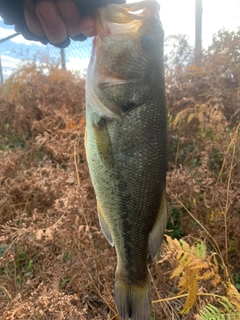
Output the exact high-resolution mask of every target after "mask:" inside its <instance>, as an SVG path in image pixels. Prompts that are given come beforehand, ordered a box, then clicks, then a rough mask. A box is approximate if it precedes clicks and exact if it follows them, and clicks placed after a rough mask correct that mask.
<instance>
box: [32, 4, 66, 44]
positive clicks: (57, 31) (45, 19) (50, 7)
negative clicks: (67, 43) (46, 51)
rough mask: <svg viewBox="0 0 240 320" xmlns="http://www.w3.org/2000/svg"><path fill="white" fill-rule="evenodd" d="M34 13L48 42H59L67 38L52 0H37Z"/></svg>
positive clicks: (63, 25)
mask: <svg viewBox="0 0 240 320" xmlns="http://www.w3.org/2000/svg"><path fill="white" fill-rule="evenodd" d="M36 13H37V16H38V19H39V20H40V22H41V25H42V28H43V30H44V32H45V34H46V36H47V38H48V40H49V42H51V43H60V42H63V41H64V40H65V39H66V38H67V36H68V35H67V30H66V27H65V24H64V22H63V20H62V18H61V16H60V14H59V12H58V10H57V7H56V5H55V3H54V2H53V1H52V0H39V1H38V2H37V4H36Z"/></svg>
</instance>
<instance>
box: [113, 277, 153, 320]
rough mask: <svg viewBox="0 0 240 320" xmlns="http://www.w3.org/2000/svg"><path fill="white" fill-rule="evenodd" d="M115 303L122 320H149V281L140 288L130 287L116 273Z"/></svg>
mask: <svg viewBox="0 0 240 320" xmlns="http://www.w3.org/2000/svg"><path fill="white" fill-rule="evenodd" d="M114 291H115V303H116V307H117V311H118V314H119V315H120V317H121V318H123V319H124V320H128V319H131V320H149V319H150V314H151V300H150V281H149V279H148V278H147V281H146V284H145V285H144V286H141V287H137V286H130V285H128V284H126V283H125V282H124V281H122V279H121V277H119V276H118V274H117V272H116V278H115V289H114Z"/></svg>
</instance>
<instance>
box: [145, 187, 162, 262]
mask: <svg viewBox="0 0 240 320" xmlns="http://www.w3.org/2000/svg"><path fill="white" fill-rule="evenodd" d="M166 223H167V202H166V193H165V190H164V191H163V193H162V199H161V204H160V209H159V211H158V216H157V219H156V222H155V225H154V226H153V229H152V231H151V232H150V234H149V239H148V244H149V250H150V254H151V257H152V259H153V258H154V257H155V256H156V254H157V252H158V250H159V248H160V246H161V243H162V239H163V236H164V232H165V229H166Z"/></svg>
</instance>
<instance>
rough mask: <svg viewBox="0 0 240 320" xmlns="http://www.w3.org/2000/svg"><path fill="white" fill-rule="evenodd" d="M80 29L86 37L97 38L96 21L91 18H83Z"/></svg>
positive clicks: (79, 25)
mask: <svg viewBox="0 0 240 320" xmlns="http://www.w3.org/2000/svg"><path fill="white" fill-rule="evenodd" d="M78 29H79V30H81V33H82V34H84V35H85V36H86V37H92V36H95V34H96V33H95V20H94V19H93V17H91V16H87V17H83V18H82V19H81V20H80V21H79V24H78Z"/></svg>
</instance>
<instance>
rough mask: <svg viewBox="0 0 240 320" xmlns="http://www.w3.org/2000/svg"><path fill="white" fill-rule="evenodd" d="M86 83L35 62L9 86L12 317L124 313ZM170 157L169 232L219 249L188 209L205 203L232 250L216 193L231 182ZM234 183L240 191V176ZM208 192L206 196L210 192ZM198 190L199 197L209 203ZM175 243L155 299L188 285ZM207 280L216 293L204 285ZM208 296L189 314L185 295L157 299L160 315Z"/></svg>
mask: <svg viewBox="0 0 240 320" xmlns="http://www.w3.org/2000/svg"><path fill="white" fill-rule="evenodd" d="M84 85H85V81H84V79H81V78H79V77H77V76H75V75H72V74H70V73H69V72H64V71H60V70H58V69H54V68H52V69H51V68H50V70H49V74H48V75H46V74H44V73H43V72H41V70H40V71H39V70H37V68H35V67H34V66H32V65H28V66H25V67H24V68H22V69H20V71H19V72H18V73H16V75H15V76H14V77H13V78H12V79H11V80H10V81H9V82H8V83H7V84H6V85H5V86H4V87H2V88H1V94H2V97H1V98H0V99H1V100H0V119H1V120H0V131H1V134H0V274H1V277H0V317H1V319H2V320H10V319H14V320H16V319H34V320H35V319H38V320H39V319H48V320H51V319H58V320H60V319H69V320H70V319H71V320H73V319H85V320H88V319H92V320H97V319H109V320H110V319H119V318H118V315H117V313H116V309H115V305H114V299H113V282H114V270H115V267H116V255H115V251H114V248H112V247H110V246H109V244H108V242H107V241H106V240H105V238H104V237H103V235H102V233H101V231H100V228H99V223H98V218H97V211H96V201H95V195H94V191H93V187H92V185H91V181H90V179H89V173H88V168H87V164H86V158H85V151H84V130H85V110H84V108H85V107H84V104H85V100H84ZM169 134H170V135H173V134H174V132H173V131H170V133H169ZM170 138H171V137H170ZM172 141H173V139H171V141H170V142H171V143H174V141H173V142H172ZM170 147H171V144H170ZM193 152H195V151H193ZM185 161H187V159H186V158H185ZM169 163H170V164H169V173H168V190H167V191H168V203H169V221H168V226H167V229H168V230H167V234H170V235H173V237H177V238H180V237H181V236H185V239H188V241H189V243H194V241H195V239H199V238H201V239H202V240H203V241H205V243H206V244H207V246H209V249H211V250H212V249H213V248H212V247H211V248H210V242H209V239H208V236H207V234H206V232H205V231H204V230H203V229H202V228H200V227H199V225H198V224H197V223H196V222H195V221H194V220H193V219H192V218H191V217H190V216H189V215H188V213H187V211H188V210H190V211H191V212H193V213H196V212H201V210H202V214H199V215H198V218H199V219H200V220H201V222H202V223H208V230H210V232H211V235H212V236H213V237H214V238H215V239H216V241H217V243H218V245H219V247H220V249H221V252H222V254H223V256H224V258H226V254H227V253H226V251H225V247H224V232H225V231H224V230H225V229H224V219H223V218H224V215H223V214H222V213H221V212H219V211H217V209H216V207H215V208H212V207H211V205H210V204H209V203H210V202H211V201H212V199H213V198H212V195H213V194H215V196H216V197H225V195H226V190H225V189H224V188H221V187H219V185H220V184H221V183H219V185H218V186H217V185H216V184H215V182H214V181H213V178H211V177H208V179H205V176H206V172H203V171H202V172H201V177H202V181H200V178H199V177H198V176H196V172H195V176H194V175H193V174H192V173H191V170H190V169H189V168H186V167H184V166H183V165H181V164H180V165H179V166H178V167H177V168H176V167H175V163H174V156H172V158H171V155H170V162H169ZM199 170H203V166H202V167H201V168H200V167H199ZM234 174H235V175H237V174H238V173H237V172H234ZM196 181H197V183H196ZM234 183H235V182H234ZM194 188H195V190H193V189H194ZM234 188H236V189H234ZM200 189H201V190H200ZM189 190H191V191H189ZM224 190H225V191H224ZM232 190H233V191H231V192H232V193H233V192H235V193H236V192H238V191H237V182H236V183H235V185H234V186H233V188H232ZM234 190H235V191H234ZM200 191H201V192H200ZM203 193H205V194H206V197H205V198H204V199H202V198H201V199H200V195H201V194H203ZM210 194H211V195H210ZM207 195H208V196H207ZM193 197H195V198H197V197H199V199H200V200H199V201H200V204H201V205H202V209H201V208H199V201H198V199H197V201H195V202H194V201H193ZM183 199H185V200H186V201H184V200H183ZM229 199H231V200H230V201H231V203H230V205H231V206H232V210H231V215H230V216H229V217H228V228H229V229H228V237H229V239H230V241H229V246H230V247H228V249H229V248H230V249H229V253H228V257H227V258H228V262H229V269H230V270H231V272H232V275H234V276H235V278H236V277H237V275H239V274H240V269H239V243H240V239H239V234H240V229H239V224H238V226H237V225H236V211H234V206H235V207H237V204H236V200H234V199H235V198H234V197H233V195H232V196H231V197H230V198H229ZM179 201H180V202H179ZM181 203H182V204H183V205H181ZM183 208H185V209H183ZM238 208H239V207H238ZM238 210H239V209H238ZM206 211H207V212H208V214H207V215H205V212H206ZM238 214H239V211H238ZM167 250H168V248H167V244H163V246H162V250H161V254H160V253H159V255H158V257H157V258H156V259H155V260H154V261H153V262H152V263H151V264H150V265H149V272H150V276H151V280H152V300H153V301H156V300H159V299H163V298H168V297H173V296H174V295H176V294H177V293H178V292H179V288H178V287H177V283H178V280H177V279H176V278H173V279H170V276H171V274H172V271H173V270H174V268H175V267H176V265H175V262H174V259H168V260H166V261H165V262H163V263H159V260H161V259H163V258H164V257H166V252H167ZM223 279H224V275H223ZM239 283H240V280H239ZM199 289H201V290H203V291H204V290H205V292H209V291H207V290H208V287H207V286H204V285H202V287H201V288H199ZM209 290H211V288H209ZM212 292H214V293H218V294H221V295H224V294H225V293H224V286H222V284H219V286H218V287H217V288H215V289H214V290H213V291H212ZM206 301H208V302H211V301H212V300H211V298H209V299H208V300H206V299H204V298H200V297H199V298H198V299H197V303H196V305H195V306H194V307H193V308H192V310H191V311H190V313H188V314H180V313H179V311H180V310H181V309H182V308H183V305H184V302H185V297H183V298H180V299H177V300H169V301H164V302H155V303H153V308H152V318H151V319H156V320H158V319H189V320H190V319H193V318H194V317H195V316H194V315H196V314H197V313H198V311H199V310H200V309H201V307H202V306H204V305H205V304H206Z"/></svg>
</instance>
